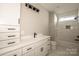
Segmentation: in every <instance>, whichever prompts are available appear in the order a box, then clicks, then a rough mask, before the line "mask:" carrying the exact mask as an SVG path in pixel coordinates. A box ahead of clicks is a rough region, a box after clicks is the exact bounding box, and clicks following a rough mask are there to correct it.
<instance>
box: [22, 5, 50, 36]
mask: <svg viewBox="0 0 79 59" xmlns="http://www.w3.org/2000/svg"><path fill="white" fill-rule="evenodd" d="M32 5H33V6H35V7H37V8H38V9H40V12H39V13H37V12H35V11H33V10H31V9H29V8H27V7H25V4H21V31H24V34H25V35H32V34H33V33H34V32H37V33H41V34H45V35H48V34H49V31H48V23H49V14H48V11H47V10H45V9H44V8H43V7H41V6H40V5H39V4H32Z"/></svg>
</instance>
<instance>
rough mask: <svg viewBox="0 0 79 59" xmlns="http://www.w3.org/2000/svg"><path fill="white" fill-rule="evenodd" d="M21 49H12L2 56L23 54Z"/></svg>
mask: <svg viewBox="0 0 79 59" xmlns="http://www.w3.org/2000/svg"><path fill="white" fill-rule="evenodd" d="M21 53H22V52H21V49H17V50H13V51H10V52H7V53H4V54H3V55H1V56H21Z"/></svg>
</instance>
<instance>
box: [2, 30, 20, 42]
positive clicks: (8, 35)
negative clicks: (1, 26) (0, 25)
mask: <svg viewBox="0 0 79 59" xmlns="http://www.w3.org/2000/svg"><path fill="white" fill-rule="evenodd" d="M19 37H20V33H19V32H16V33H0V40H7V39H14V38H19Z"/></svg>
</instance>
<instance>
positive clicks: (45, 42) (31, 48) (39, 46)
mask: <svg viewBox="0 0 79 59" xmlns="http://www.w3.org/2000/svg"><path fill="white" fill-rule="evenodd" d="M49 49H50V38H46V39H42V40H40V41H38V42H36V43H34V44H31V45H28V46H26V47H24V48H23V56H45V55H47V54H48V53H49Z"/></svg>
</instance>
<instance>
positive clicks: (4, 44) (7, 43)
mask: <svg viewBox="0 0 79 59" xmlns="http://www.w3.org/2000/svg"><path fill="white" fill-rule="evenodd" d="M19 40H20V39H12V40H5V41H0V49H1V48H4V47H8V46H12V45H15V44H18V43H19Z"/></svg>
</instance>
